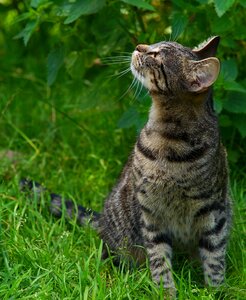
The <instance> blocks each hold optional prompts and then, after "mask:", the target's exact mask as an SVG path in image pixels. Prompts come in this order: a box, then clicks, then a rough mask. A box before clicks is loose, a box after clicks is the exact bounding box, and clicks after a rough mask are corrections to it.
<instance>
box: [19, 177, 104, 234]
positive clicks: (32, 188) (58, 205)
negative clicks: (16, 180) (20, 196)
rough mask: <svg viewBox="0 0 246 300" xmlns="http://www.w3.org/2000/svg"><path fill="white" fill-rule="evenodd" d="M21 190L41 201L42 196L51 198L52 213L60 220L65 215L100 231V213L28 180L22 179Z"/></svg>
mask: <svg viewBox="0 0 246 300" xmlns="http://www.w3.org/2000/svg"><path fill="white" fill-rule="evenodd" d="M20 189H21V191H23V192H27V193H30V192H31V193H32V194H34V195H35V196H36V197H37V199H39V198H40V197H41V196H42V194H48V195H49V197H50V211H51V213H52V214H53V215H54V216H56V217H59V218H60V217H61V216H62V215H63V214H64V216H65V217H66V218H67V219H68V220H71V219H74V218H76V219H77V222H78V224H79V225H85V224H89V225H90V226H91V227H93V228H94V229H98V227H99V219H100V216H101V214H100V213H98V212H96V211H93V210H91V209H87V208H85V207H83V206H81V205H77V204H75V203H74V202H73V201H71V200H69V199H64V198H63V197H62V196H60V195H58V194H54V193H49V192H48V190H47V189H46V188H45V187H43V186H42V185H41V184H40V183H38V182H36V181H33V180H29V179H26V178H25V179H22V180H21V181H20Z"/></svg>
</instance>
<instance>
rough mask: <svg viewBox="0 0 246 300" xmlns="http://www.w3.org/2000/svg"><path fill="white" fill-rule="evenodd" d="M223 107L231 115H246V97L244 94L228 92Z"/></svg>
mask: <svg viewBox="0 0 246 300" xmlns="http://www.w3.org/2000/svg"><path fill="white" fill-rule="evenodd" d="M223 107H224V108H225V109H226V110H227V111H230V112H233V113H246V95H245V93H239V92H229V95H228V99H227V100H226V101H225V102H224V104H223Z"/></svg>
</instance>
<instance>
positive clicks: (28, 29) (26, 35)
mask: <svg viewBox="0 0 246 300" xmlns="http://www.w3.org/2000/svg"><path fill="white" fill-rule="evenodd" d="M37 26H38V20H32V21H30V22H28V23H27V24H26V26H25V28H24V29H23V30H22V31H21V32H20V33H18V34H17V35H16V36H14V39H20V38H23V40H24V45H25V46H26V45H27V43H28V41H29V40H30V37H31V35H32V34H33V32H34V30H35V29H36V28H37Z"/></svg>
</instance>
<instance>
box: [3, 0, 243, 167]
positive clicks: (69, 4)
mask: <svg viewBox="0 0 246 300" xmlns="http://www.w3.org/2000/svg"><path fill="white" fill-rule="evenodd" d="M7 4H8V5H7ZM7 4H6V6H5V9H6V10H7V12H8V14H7V15H8V16H7V17H6V18H5V19H4V21H3V23H5V25H6V23H11V22H13V26H16V25H18V26H16V27H17V28H19V32H16V34H15V39H20V38H21V39H23V41H24V44H25V45H26V47H27V49H28V50H30V52H31V51H35V52H37V49H35V48H36V44H37V45H39V46H41V47H42V49H39V50H38V51H40V52H42V53H43V55H45V56H46V57H47V58H48V59H47V84H48V85H49V86H52V85H54V82H55V80H56V79H57V76H58V80H59V73H61V72H65V73H66V75H65V76H63V79H64V78H73V79H78V80H80V82H87V83H88V82H93V81H94V80H96V79H95V78H96V77H97V78H98V80H99V81H100V79H101V81H102V80H103V79H105V72H104V71H105V70H106V69H108V68H107V67H105V65H103V64H102V61H103V59H102V58H103V57H109V56H115V57H116V56H117V54H118V52H124V51H127V52H128V54H122V55H123V56H127V55H128V56H130V53H129V52H131V51H132V50H133V49H134V47H135V46H136V44H138V43H154V42H157V41H160V40H164V39H171V40H173V39H174V40H178V41H179V42H181V43H183V44H185V45H189V46H195V45H197V44H198V43H200V42H201V41H203V40H205V39H206V38H208V37H209V36H211V35H220V36H221V45H220V47H219V53H218V56H219V58H220V59H221V62H222V68H221V74H220V77H219V79H218V81H217V84H216V85H215V108H216V110H217V112H218V113H219V114H220V123H221V127H222V134H223V138H224V140H225V141H226V143H230V144H231V139H234V140H233V146H234V147H233V148H234V149H229V157H230V159H231V160H233V161H236V160H237V159H238V158H239V157H240V155H242V154H243V147H242V138H245V137H246V122H245V121H244V120H245V117H246V100H245V99H246V81H245V79H244V78H245V75H246V70H245V68H244V63H243V62H244V61H245V59H246V51H245V48H246V44H245V41H244V40H245V37H246V33H245V30H244V19H245V7H246V2H245V1H244V0H226V1H219V0H214V1H209V0H197V1H195V0H193V1H190V2H187V1H184V0H172V1H158V0H155V1H154V0H153V1H150V0H148V1H147V0H121V1H120V0H111V1H105V0H93V1H91V0H88V1H87V0H77V1H70V0H58V1H48V0H32V1H19V2H18V3H16V2H15V1H13V2H11V1H9V2H7ZM14 4H15V5H14ZM12 29H13V28H12ZM38 55H40V54H38ZM100 58H101V60H100ZM123 60H124V58H123ZM112 61H113V59H112ZM42 63H44V61H43V60H42ZM120 66H121V65H120V64H119V65H118V66H117V69H116V68H115V65H112V66H110V71H111V72H112V73H114V72H115V73H116V74H117V73H118V72H119V68H120ZM126 77H127V78H129V75H126ZM60 80H61V78H60ZM123 82H125V84H127V82H128V81H127V80H126V79H123ZM123 82H122V86H123ZM52 88H53V87H52ZM119 93H121V94H123V93H124V92H123V87H122V88H121V89H120V91H119ZM119 97H120V96H119ZM128 97H129V94H127V95H125V98H128ZM135 98H136V99H137V103H135V104H134V105H131V107H130V108H129V110H127V111H126V112H125V114H124V115H123V116H122V118H121V119H120V121H119V125H120V126H122V127H130V126H133V125H134V126H137V128H138V129H139V128H140V127H141V126H142V125H143V124H144V121H145V120H146V118H147V110H148V109H147V108H148V106H149V104H150V101H149V100H146V101H142V98H143V93H141V92H140V91H139V92H137V93H135ZM146 98H147V99H148V97H146ZM240 136H241V138H239V137H240ZM239 140H240V142H239Z"/></svg>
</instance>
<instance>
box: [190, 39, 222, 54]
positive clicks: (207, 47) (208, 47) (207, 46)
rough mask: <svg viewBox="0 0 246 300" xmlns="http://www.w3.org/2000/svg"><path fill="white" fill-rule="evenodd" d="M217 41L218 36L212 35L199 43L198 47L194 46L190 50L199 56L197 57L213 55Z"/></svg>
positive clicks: (217, 44) (218, 40)
mask: <svg viewBox="0 0 246 300" xmlns="http://www.w3.org/2000/svg"><path fill="white" fill-rule="evenodd" d="M219 42H220V37H219V36H213V37H211V38H209V39H208V40H206V41H204V42H203V43H201V44H200V45H199V46H198V47H196V48H194V49H193V50H192V52H194V53H195V54H196V55H197V56H198V57H199V59H204V58H208V57H213V56H215V55H216V52H217V48H218V46H219Z"/></svg>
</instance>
